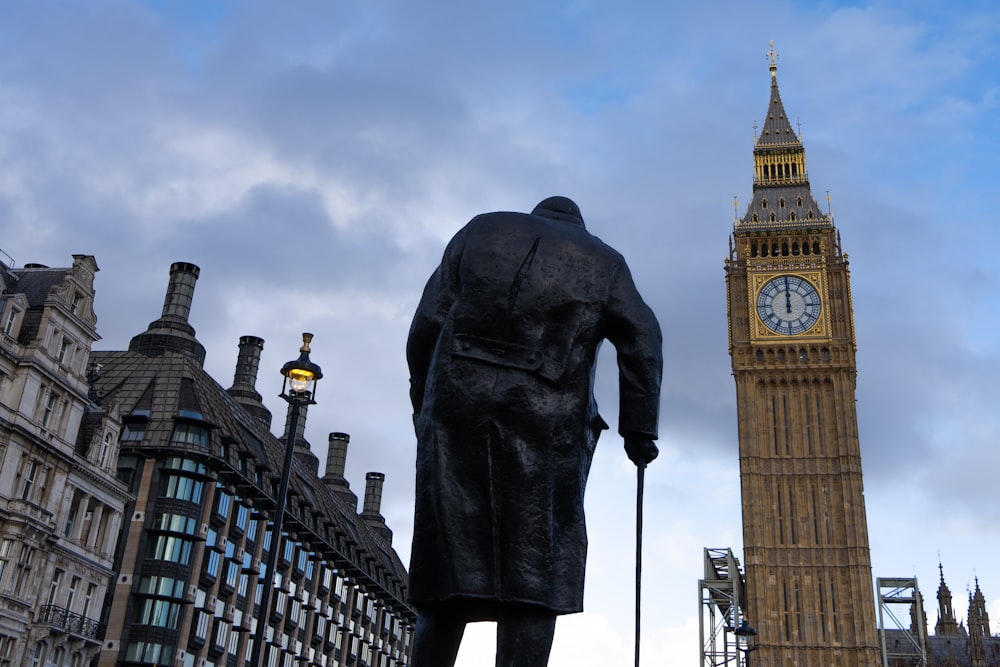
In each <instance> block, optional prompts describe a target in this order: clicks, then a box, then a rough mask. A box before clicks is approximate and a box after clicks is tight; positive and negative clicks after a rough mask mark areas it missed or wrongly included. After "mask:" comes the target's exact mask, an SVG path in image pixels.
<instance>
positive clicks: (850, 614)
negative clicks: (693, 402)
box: [725, 51, 881, 667]
mask: <svg viewBox="0 0 1000 667" xmlns="http://www.w3.org/2000/svg"><path fill="white" fill-rule="evenodd" d="M770 70H771V91H770V102H769V104H768V109H767V117H766V119H765V122H764V124H763V126H762V128H761V131H760V135H759V136H758V137H757V139H756V143H755V145H754V184H753V199H752V201H751V202H750V205H749V206H748V207H747V210H746V212H745V214H744V215H743V217H742V218H740V219H738V220H736V221H735V223H734V230H733V235H732V238H731V242H730V256H729V258H728V259H727V260H726V265H725V271H726V287H727V309H728V316H729V350H730V355H731V357H732V365H733V376H734V378H735V381H736V396H737V414H738V422H739V426H738V428H739V456H740V481H741V488H742V508H743V545H744V565H745V569H746V595H747V606H746V619H747V621H748V622H749V624H750V625H751V626H753V627H754V628H755V629H756V630H757V633H758V634H757V638H756V639H757V642H756V643H757V649H756V650H755V651H754V653H753V663H754V664H755V665H769V666H774V667H793V666H794V667H819V666H822V667H858V666H859V665H865V666H874V665H879V664H880V662H881V660H880V650H879V644H878V637H877V630H876V622H875V601H874V594H873V590H872V576H871V559H870V554H869V547H868V528H867V519H866V516H865V503H864V491H863V486H862V474H861V450H860V442H859V439H858V420H857V413H856V410H855V379H856V374H857V367H856V362H855V334H854V320H853V311H852V306H851V292H850V276H849V271H848V261H847V254H846V253H844V252H842V249H841V245H840V238H839V233H838V232H837V229H836V227H835V226H834V224H833V219H832V217H831V216H830V215H829V214H825V213H823V211H822V209H821V208H820V206H819V204H818V203H817V202H816V200H815V199H814V198H813V195H812V193H811V190H810V186H809V178H808V174H807V171H806V162H805V150H804V149H803V146H802V143H801V141H800V139H799V136H798V135H797V133H796V132H795V131H794V130H793V129H792V126H791V124H790V123H789V121H788V118H787V116H786V115H785V110H784V107H783V105H782V102H781V97H780V95H779V92H778V81H777V67H776V65H775V57H774V52H773V51H772V52H771V67H770Z"/></svg>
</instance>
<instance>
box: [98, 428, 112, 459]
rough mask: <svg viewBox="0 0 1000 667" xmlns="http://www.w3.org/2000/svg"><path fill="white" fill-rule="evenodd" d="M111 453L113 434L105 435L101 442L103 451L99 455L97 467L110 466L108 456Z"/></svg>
mask: <svg viewBox="0 0 1000 667" xmlns="http://www.w3.org/2000/svg"><path fill="white" fill-rule="evenodd" d="M110 453H111V433H110V432H108V433H105V434H104V438H103V439H102V440H101V449H100V451H99V452H98V454H97V465H99V466H101V467H102V468H103V467H105V466H106V465H107V464H108V455H109V454H110Z"/></svg>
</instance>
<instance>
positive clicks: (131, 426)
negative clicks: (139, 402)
mask: <svg viewBox="0 0 1000 667" xmlns="http://www.w3.org/2000/svg"><path fill="white" fill-rule="evenodd" d="M144 437H146V420H145V419H142V420H135V419H132V420H127V421H126V422H125V429H124V430H123V431H122V434H121V441H122V442H139V441H140V440H142V439H143V438H144Z"/></svg>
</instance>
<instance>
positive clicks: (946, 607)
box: [934, 563, 958, 635]
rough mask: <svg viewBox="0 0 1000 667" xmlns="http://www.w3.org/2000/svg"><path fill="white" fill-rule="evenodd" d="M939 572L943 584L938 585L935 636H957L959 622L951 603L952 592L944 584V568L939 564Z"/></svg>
mask: <svg viewBox="0 0 1000 667" xmlns="http://www.w3.org/2000/svg"><path fill="white" fill-rule="evenodd" d="M938 571H939V572H940V573H941V583H940V584H938V591H937V599H938V619H937V623H936V624H935V625H934V634H935V635H957V634H958V621H956V620H955V609H954V607H953V606H952V603H951V590H950V589H949V588H948V584H946V583H944V567H943V566H942V565H941V563H938Z"/></svg>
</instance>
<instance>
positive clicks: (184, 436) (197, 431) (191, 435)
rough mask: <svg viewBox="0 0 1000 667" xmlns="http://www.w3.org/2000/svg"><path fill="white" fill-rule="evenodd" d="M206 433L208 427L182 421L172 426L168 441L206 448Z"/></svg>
mask: <svg viewBox="0 0 1000 667" xmlns="http://www.w3.org/2000/svg"><path fill="white" fill-rule="evenodd" d="M208 435H209V433H208V429H207V428H205V427H204V426H201V425H198V424H188V423H184V422H182V423H180V424H177V425H176V426H174V432H173V433H172V434H171V435H170V442H175V443H178V444H181V445H194V446H196V447H200V448H202V449H208Z"/></svg>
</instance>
